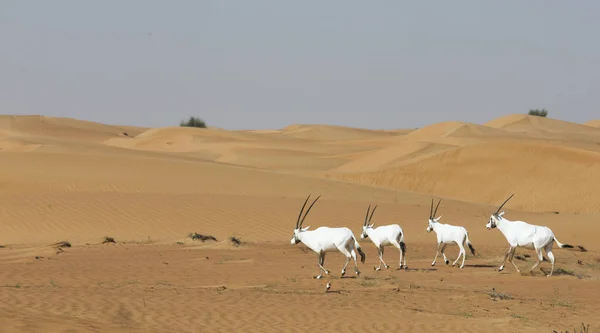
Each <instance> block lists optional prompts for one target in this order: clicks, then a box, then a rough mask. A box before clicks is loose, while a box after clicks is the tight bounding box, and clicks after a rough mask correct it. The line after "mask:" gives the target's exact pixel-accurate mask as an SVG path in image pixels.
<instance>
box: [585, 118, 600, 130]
mask: <svg viewBox="0 0 600 333" xmlns="http://www.w3.org/2000/svg"><path fill="white" fill-rule="evenodd" d="M584 125H587V126H592V127H597V128H598V127H600V119H598V120H590V121H588V122H586V123H585V124H584Z"/></svg>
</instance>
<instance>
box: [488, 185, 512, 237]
mask: <svg viewBox="0 0 600 333" xmlns="http://www.w3.org/2000/svg"><path fill="white" fill-rule="evenodd" d="M513 195H515V194H514V193H513V194H511V195H510V197H508V199H506V200H504V202H503V203H502V204H501V205H500V207H498V209H497V210H496V212H495V213H493V214H492V215H491V216H490V220H489V221H488V223H487V224H486V225H485V228H486V229H488V230H490V229H494V228H495V227H496V226H497V224H498V221H499V220H500V219H501V218H502V215H504V211H502V213H500V209H502V207H504V204H506V203H507V202H508V200H510V198H512V197H513Z"/></svg>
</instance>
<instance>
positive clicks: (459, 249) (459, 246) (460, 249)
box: [452, 243, 465, 268]
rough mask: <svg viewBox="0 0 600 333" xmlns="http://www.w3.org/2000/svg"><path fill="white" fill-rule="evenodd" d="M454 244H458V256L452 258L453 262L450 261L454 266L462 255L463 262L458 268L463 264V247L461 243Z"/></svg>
mask: <svg viewBox="0 0 600 333" xmlns="http://www.w3.org/2000/svg"><path fill="white" fill-rule="evenodd" d="M456 245H458V257H456V260H454V262H453V263H452V266H453V267H454V266H456V263H457V262H458V259H460V256H461V255H462V256H463V264H462V266H460V268H463V266H464V265H465V259H464V258H465V248H464V246H463V245H462V244H461V243H456Z"/></svg>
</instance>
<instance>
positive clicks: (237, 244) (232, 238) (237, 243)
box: [229, 236, 242, 246]
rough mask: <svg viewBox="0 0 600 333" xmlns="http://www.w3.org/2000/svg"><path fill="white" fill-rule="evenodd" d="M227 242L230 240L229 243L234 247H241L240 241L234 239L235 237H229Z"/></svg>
mask: <svg viewBox="0 0 600 333" xmlns="http://www.w3.org/2000/svg"><path fill="white" fill-rule="evenodd" d="M229 240H230V241H231V243H233V245H235V246H240V245H242V241H241V240H240V239H239V238H237V237H235V236H230V237H229Z"/></svg>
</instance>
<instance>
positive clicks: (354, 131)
mask: <svg viewBox="0 0 600 333" xmlns="http://www.w3.org/2000/svg"><path fill="white" fill-rule="evenodd" d="M281 134H282V135H284V136H288V137H293V138H298V139H309V140H316V141H343V140H357V139H367V138H374V137H386V136H395V135H398V132H396V131H374V130H366V129H361V128H350V127H343V126H331V125H290V126H288V127H286V128H284V129H283V130H282V131H281Z"/></svg>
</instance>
